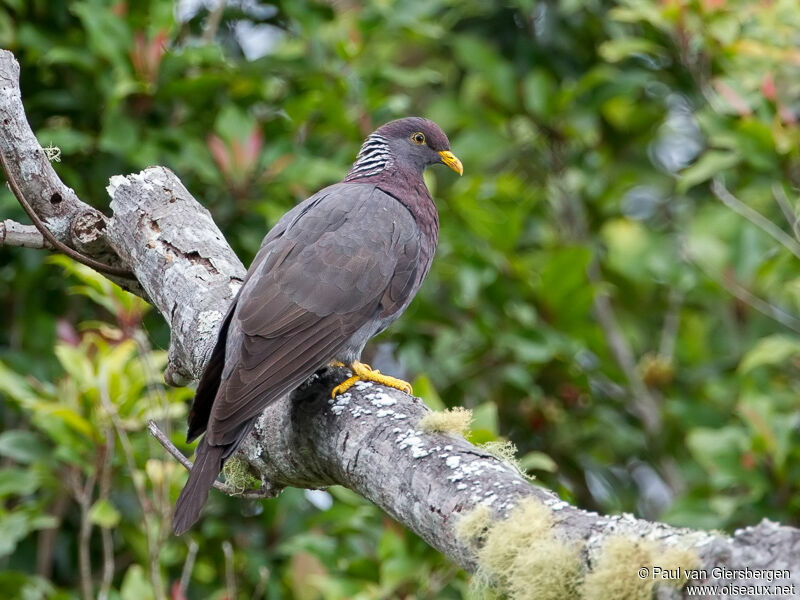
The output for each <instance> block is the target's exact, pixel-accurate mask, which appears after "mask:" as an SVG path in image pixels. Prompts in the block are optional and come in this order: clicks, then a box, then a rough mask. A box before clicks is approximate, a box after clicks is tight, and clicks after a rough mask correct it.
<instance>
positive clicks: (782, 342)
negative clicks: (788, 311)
mask: <svg viewBox="0 0 800 600" xmlns="http://www.w3.org/2000/svg"><path fill="white" fill-rule="evenodd" d="M798 354H800V338H797V337H794V336H789V335H783V334H779V333H777V334H775V335H770V336H767V337H765V338H761V339H760V340H758V342H756V344H755V345H754V346H753V347H752V348H751V349H750V350H748V351H747V353H746V354H745V355H744V356H743V357H742V360H741V362H740V363H739V372H740V373H749V372H750V371H752V370H753V369H756V368H758V367H763V366H767V365H782V364H785V363H786V362H787V361H788V360H789V359H790V358H792V357H794V356H796V355H798Z"/></svg>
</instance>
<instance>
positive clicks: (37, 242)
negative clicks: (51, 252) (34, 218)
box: [0, 219, 52, 249]
mask: <svg viewBox="0 0 800 600" xmlns="http://www.w3.org/2000/svg"><path fill="white" fill-rule="evenodd" d="M0 246H18V247H20V248H36V249H42V248H52V245H51V244H50V243H49V242H48V241H47V240H46V239H44V236H43V235H42V234H41V233H40V232H39V230H38V229H36V227H35V226H34V225H23V224H22V223H17V222H16V221H12V220H11V219H6V220H4V221H0Z"/></svg>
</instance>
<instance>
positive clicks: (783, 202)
mask: <svg viewBox="0 0 800 600" xmlns="http://www.w3.org/2000/svg"><path fill="white" fill-rule="evenodd" d="M772 196H773V198H775V202H777V203H778V206H780V207H781V212H783V216H784V217H785V218H786V222H787V223H789V227H791V228H792V233H793V234H794V237H795V239H797V240H800V228H798V226H799V225H800V219H798V217H797V214H796V213H795V211H794V209H793V208H792V205H791V204H790V203H789V198H787V197H786V192H785V191H783V186H782V185H780V184H779V183H776V184H775V185H773V186H772Z"/></svg>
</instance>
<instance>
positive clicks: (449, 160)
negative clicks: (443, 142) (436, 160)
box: [439, 150, 464, 175]
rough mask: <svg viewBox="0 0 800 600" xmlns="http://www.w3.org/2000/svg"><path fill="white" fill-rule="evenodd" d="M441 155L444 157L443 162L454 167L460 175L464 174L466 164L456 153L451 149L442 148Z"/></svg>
mask: <svg viewBox="0 0 800 600" xmlns="http://www.w3.org/2000/svg"><path fill="white" fill-rule="evenodd" d="M439 156H441V157H442V162H443V163H444V164H446V165H447V166H448V167H450V168H451V169H453V171H455V172H456V173H458V174H459V175H463V174H464V165H462V164H461V161H460V160H458V159H457V158H456V155H455V154H453V153H452V152H450V151H449V150H442V151H441V152H439Z"/></svg>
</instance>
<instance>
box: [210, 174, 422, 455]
mask: <svg viewBox="0 0 800 600" xmlns="http://www.w3.org/2000/svg"><path fill="white" fill-rule="evenodd" d="M275 229H276V230H277V232H276V233H274V234H273V232H270V234H269V236H268V238H267V240H265V243H264V244H263V245H262V248H261V250H260V251H259V254H258V256H257V257H256V261H254V264H253V266H252V267H251V269H250V273H249V274H248V279H247V281H246V282H245V285H244V286H243V287H242V290H241V292H240V294H239V298H238V301H237V307H236V310H235V312H234V314H233V317H232V320H231V323H230V325H229V327H228V332H227V346H226V348H227V350H226V360H225V368H224V370H223V371H222V374H221V378H220V384H219V389H218V391H217V394H216V398H215V399H214V403H213V407H212V409H211V414H210V419H209V422H208V427H207V431H206V439H207V441H208V442H209V443H210V444H214V445H222V444H231V443H234V442H235V441H236V440H237V439H238V437H239V436H240V435H242V427H243V426H244V425H245V424H246V423H249V422H250V420H251V419H252V418H254V417H255V416H257V415H258V414H259V413H260V412H261V411H262V410H263V409H264V408H265V406H266V405H267V404H268V403H269V402H271V401H273V400H275V399H276V398H278V397H280V396H281V395H282V394H284V393H286V392H288V391H290V390H291V389H293V388H294V387H296V386H297V385H299V384H300V383H301V382H302V381H303V380H304V379H306V378H307V377H308V376H309V375H311V373H313V372H314V370H316V369H317V368H319V367H320V366H321V365H322V364H324V363H325V362H326V361H327V360H330V359H331V358H332V357H333V356H334V355H335V354H336V353H337V351H338V350H340V349H341V348H342V347H343V346H344V345H345V344H346V343H347V341H348V340H349V339H350V337H351V336H352V335H353V334H354V333H355V332H356V331H357V330H358V329H359V328H361V327H362V326H363V325H365V324H366V323H368V322H369V321H370V320H372V319H376V318H380V317H381V316H382V315H383V316H385V315H386V314H392V313H393V312H394V311H396V310H398V309H400V308H402V307H404V305H405V300H406V299H407V296H406V297H405V298H403V296H402V294H403V293H404V292H405V293H406V294H410V290H411V288H410V284H409V283H408V282H409V280H411V281H413V280H414V273H415V268H416V266H415V265H416V263H417V258H418V255H419V243H420V242H419V238H420V234H419V229H418V228H417V225H416V223H415V221H414V219H413V217H412V216H411V214H410V213H409V211H408V210H407V209H406V208H405V207H404V206H403V205H402V204H400V203H399V202H398V201H397V200H395V199H394V198H392V197H390V196H388V195H386V194H384V193H383V192H382V191H380V190H379V189H377V188H375V187H373V186H369V185H364V184H337V185H335V186H331V187H330V188H326V189H325V190H323V191H322V192H320V193H319V194H318V195H317V196H314V197H312V198H310V199H309V200H307V201H306V202H305V203H303V204H301V205H299V206H298V207H296V208H295V209H294V210H292V211H290V213H288V214H287V215H286V216H285V217H284V219H282V220H281V222H279V224H278V225H276V227H275ZM387 311H388V312H387Z"/></svg>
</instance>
